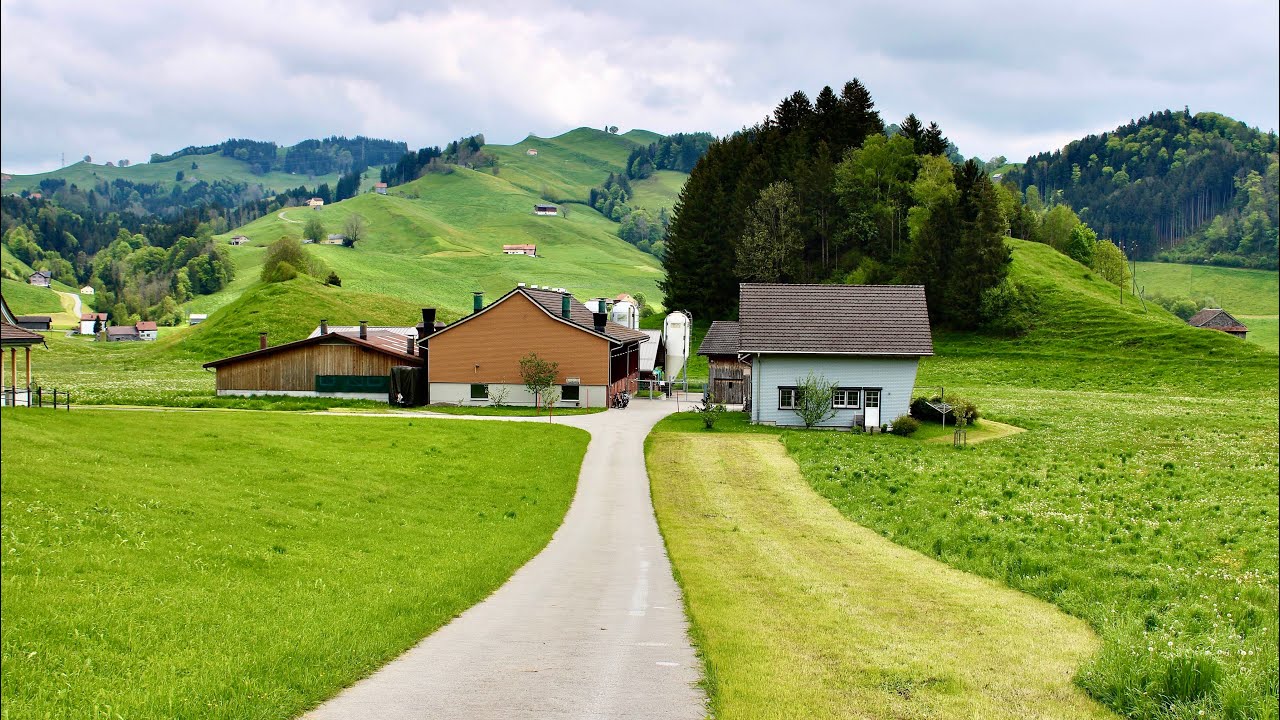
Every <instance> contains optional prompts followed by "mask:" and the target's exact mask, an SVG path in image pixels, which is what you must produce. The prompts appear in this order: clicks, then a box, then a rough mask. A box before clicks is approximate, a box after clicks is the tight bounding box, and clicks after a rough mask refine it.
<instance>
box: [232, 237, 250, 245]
mask: <svg viewBox="0 0 1280 720" xmlns="http://www.w3.org/2000/svg"><path fill="white" fill-rule="evenodd" d="M231 244H232V245H247V244H249V238H247V237H245V236H244V235H232V236H231Z"/></svg>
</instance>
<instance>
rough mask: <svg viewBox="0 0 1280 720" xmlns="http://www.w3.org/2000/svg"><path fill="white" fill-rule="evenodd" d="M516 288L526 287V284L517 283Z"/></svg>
mask: <svg viewBox="0 0 1280 720" xmlns="http://www.w3.org/2000/svg"><path fill="white" fill-rule="evenodd" d="M516 287H524V283H516Z"/></svg>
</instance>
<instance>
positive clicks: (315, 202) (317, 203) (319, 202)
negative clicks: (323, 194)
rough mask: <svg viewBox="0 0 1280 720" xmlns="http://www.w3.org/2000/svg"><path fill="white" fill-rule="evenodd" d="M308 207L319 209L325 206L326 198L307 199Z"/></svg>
mask: <svg viewBox="0 0 1280 720" xmlns="http://www.w3.org/2000/svg"><path fill="white" fill-rule="evenodd" d="M307 207H310V208H315V209H317V210H318V209H320V208H322V207H324V200H323V199H322V198H311V199H310V200H308V201H307Z"/></svg>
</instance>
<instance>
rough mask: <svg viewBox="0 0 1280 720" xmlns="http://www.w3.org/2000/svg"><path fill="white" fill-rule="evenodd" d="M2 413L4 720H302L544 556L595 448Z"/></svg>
mask: <svg viewBox="0 0 1280 720" xmlns="http://www.w3.org/2000/svg"><path fill="white" fill-rule="evenodd" d="M0 418H2V420H3V427H4V444H3V463H2V464H0V478H2V479H0V490H2V492H0V502H2V503H3V522H2V526H3V536H2V541H0V558H2V559H0V589H2V591H3V596H4V622H3V624H2V625H0V654H2V658H3V663H2V665H0V668H2V669H0V691H2V692H3V696H4V717H6V718H8V717H12V718H26V717H68V718H73V717H74V718H96V717H102V718H107V717H110V718H116V717H127V718H174V717H183V718H280V717H290V716H294V715H297V714H298V713H300V712H301V711H303V710H305V709H307V708H308V707H310V706H313V705H315V704H316V703H318V702H319V701H321V700H323V699H325V698H327V697H329V696H331V695H333V694H334V693H335V692H337V691H338V690H339V689H341V688H342V687H344V686H345V685H348V684H350V683H351V682H353V681H355V680H356V679H358V678H360V677H362V676H364V675H367V674H368V673H370V672H372V671H373V670H375V669H376V668H378V667H379V666H381V665H382V664H383V663H385V662H386V661H387V660H389V659H391V658H393V657H395V656H396V655H398V654H399V653H401V652H403V651H404V650H405V649H406V648H408V647H409V646H411V645H413V644H414V643H415V642H417V641H418V640H419V639H421V638H422V637H424V636H425V635H427V634H429V633H430V632H432V631H433V630H435V629H436V628H438V627H440V626H441V625H443V624H444V623H446V622H448V621H449V620H450V619H451V618H453V617H454V616H456V615H457V614H458V613H460V612H462V611H463V610H465V609H466V608H467V607H469V606H471V605H473V604H474V603H476V602H477V601H479V600H481V599H482V598H484V597H485V596H486V595H488V594H489V593H490V592H492V591H493V590H494V589H495V588H497V587H498V586H499V585H501V584H502V583H503V582H504V581H505V580H506V579H507V578H508V577H509V576H510V575H511V573H512V572H514V571H515V569H516V568H518V567H519V566H520V565H522V564H523V563H525V562H526V561H527V560H528V559H529V558H530V557H532V556H533V555H534V554H535V553H537V552H538V551H539V550H540V549H541V548H542V547H543V546H544V545H545V544H546V543H547V541H548V540H549V539H550V537H551V535H552V533H553V532H554V531H555V530H556V528H557V527H559V525H560V522H561V520H562V519H563V517H564V513H565V511H566V509H567V508H568V505H569V501H570V499H571V498H572V495H573V492H574V488H575V487H576V480H577V475H578V468H579V466H580V464H581V460H582V456H583V453H584V452H585V449H586V444H587V440H588V436H587V434H586V433H584V432H583V431H581V430H577V429H573V428H567V427H563V426H559V425H549V426H544V425H539V424H530V423H520V424H517V423H478V422H465V421H459V422H441V421H436V420H425V419H421V418H418V419H408V418H403V419H395V418H390V417H385V416H384V417H379V418H359V417H317V416H303V415H295V414H274V413H253V412H169V413H158V412H120V411H114V412H113V411H96V410H75V411H73V412H71V413H63V412H59V413H54V412H52V411H47V410H46V411H40V410H26V409H22V408H19V409H6V410H4V411H3V413H2V414H0ZM72 438H74V439H72Z"/></svg>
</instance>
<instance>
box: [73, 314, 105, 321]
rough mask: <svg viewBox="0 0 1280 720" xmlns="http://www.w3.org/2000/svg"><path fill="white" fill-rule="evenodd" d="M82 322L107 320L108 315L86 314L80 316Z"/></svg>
mask: <svg viewBox="0 0 1280 720" xmlns="http://www.w3.org/2000/svg"><path fill="white" fill-rule="evenodd" d="M80 319H81V320H106V319H107V314H106V313H84V314H83V315H81V316H80Z"/></svg>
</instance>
